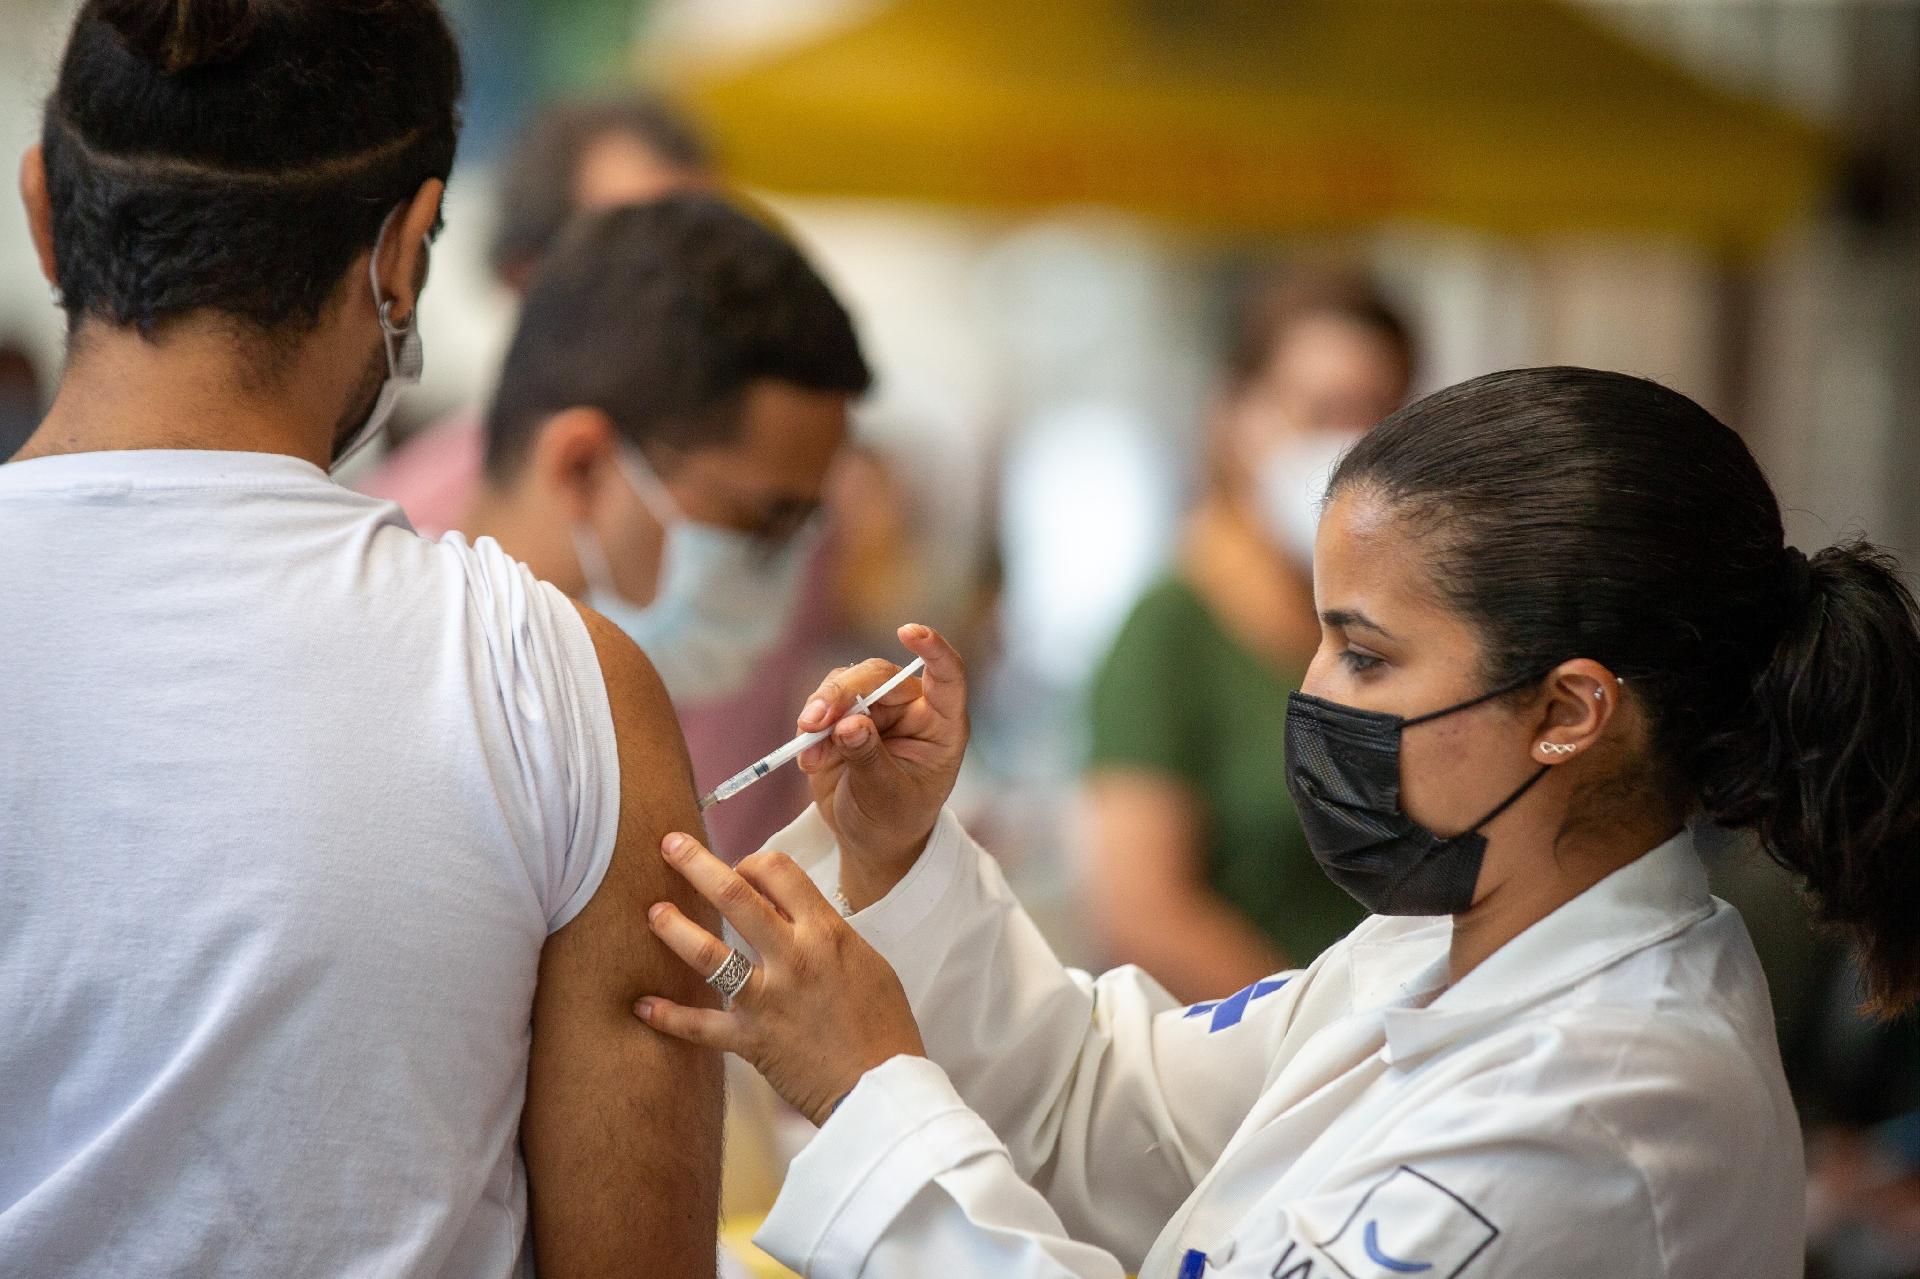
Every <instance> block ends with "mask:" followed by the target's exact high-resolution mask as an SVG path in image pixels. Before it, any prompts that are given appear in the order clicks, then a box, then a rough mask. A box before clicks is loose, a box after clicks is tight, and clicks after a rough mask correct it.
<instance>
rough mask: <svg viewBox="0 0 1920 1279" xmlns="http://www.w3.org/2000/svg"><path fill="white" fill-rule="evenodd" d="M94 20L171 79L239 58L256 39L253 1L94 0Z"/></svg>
mask: <svg viewBox="0 0 1920 1279" xmlns="http://www.w3.org/2000/svg"><path fill="white" fill-rule="evenodd" d="M92 7H93V16H94V17H96V18H98V19H99V20H100V21H102V22H104V23H106V24H107V25H109V26H111V27H112V28H113V29H114V30H115V31H117V32H119V33H120V38H121V39H122V40H123V41H125V42H126V46H127V48H128V49H129V50H131V51H132V52H133V53H134V54H135V55H136V56H138V57H141V58H144V59H145V60H146V61H148V62H152V63H154V64H156V65H157V66H159V68H160V70H161V71H163V72H165V73H166V74H168V75H177V74H178V73H180V72H182V71H190V70H193V69H194V68H195V67H204V66H210V65H212V64H214V63H219V62H225V61H228V60H229V59H232V58H235V57H238V56H239V55H240V53H241V52H242V51H243V50H245V48H246V47H247V41H248V40H249V39H250V38H251V37H252V35H253V24H254V13H253V8H254V6H253V0H94V3H93V6H92Z"/></svg>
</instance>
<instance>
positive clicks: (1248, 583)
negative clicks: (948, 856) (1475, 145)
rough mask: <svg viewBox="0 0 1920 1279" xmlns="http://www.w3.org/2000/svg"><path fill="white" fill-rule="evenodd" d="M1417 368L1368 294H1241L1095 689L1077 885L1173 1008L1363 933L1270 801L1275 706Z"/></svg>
mask: <svg viewBox="0 0 1920 1279" xmlns="http://www.w3.org/2000/svg"><path fill="white" fill-rule="evenodd" d="M1414 361H1415V351H1414V342H1413V339H1412V337H1411V335H1410V333H1409V330H1408V328H1407V325H1406V324H1405V323H1404V322H1403V321H1402V320H1401V319H1400V318H1399V316H1398V315H1397V314H1395V312H1394V311H1393V309H1392V308H1391V307H1390V306H1389V305H1388V304H1387V303H1386V302H1385V301H1384V300H1383V299H1382V298H1381V296H1380V295H1379V293H1378V292H1377V291H1376V290H1375V289H1374V287H1373V286H1372V285H1371V284H1370V283H1368V282H1366V281H1364V280H1362V279H1358V278H1350V277H1346V276H1340V275H1312V276H1307V275H1300V276H1292V277H1280V278H1276V279H1271V280H1267V281H1265V282H1263V283H1261V284H1260V285H1259V286H1258V287H1256V288H1254V289H1252V290H1250V291H1249V293H1248V295H1247V298H1246V302H1245V304H1244V305H1243V306H1242V307H1241V309H1240V314H1239V316H1238V324H1237V326H1236V330H1235V332H1234V335H1233V341H1232V344H1231V347H1230V351H1229V360H1228V376H1227V382H1226V386H1225V390H1224V393H1223V395H1222V397H1221V399H1220V402H1219V404H1218V406H1217V408H1216V410H1215V413H1214V416H1213V420H1212V423H1211V430H1210V438H1209V441H1208V445H1209V457H1208V475H1207V484H1206V488H1205V491H1204V493H1203V494H1202V496H1201V499H1200V501H1199V503H1198V505H1197V506H1196V508H1195V509H1194V511H1193V513H1192V515H1191V517H1190V518H1189V520H1188V522H1187V526H1186V529H1185V532H1184V536H1183V538H1182V540H1181V544H1180V547H1179V551H1178V554H1177V557H1176V560H1175V563H1174V565H1173V567H1172V569H1171V571H1170V572H1169V573H1168V574H1167V575H1166V577H1165V578H1163V579H1162V580H1161V581H1160V582H1158V583H1157V584H1155V585H1154V586H1152V587H1151V588H1149V590H1148V591H1147V593H1146V594H1145V595H1144V596H1143V597H1142V598H1141V600H1140V601H1139V603H1138V604H1137V605H1135V607H1134V609H1133V612H1132V614H1131V615H1130V616H1129V617H1128V619H1127V621H1126V623H1125V625H1124V626H1123V627H1122V628H1121V631H1120V634H1119V636H1118V638H1117V639H1116V640H1115V642H1114V645H1113V648H1112V650H1111V651H1110V652H1109V653H1108V654H1107V656H1106V659H1105V660H1104V661H1103V662H1102V663H1101V665H1100V668H1099V669H1098V671H1097V672H1096V674H1095V676H1094V679H1093V683H1092V686H1091V690H1090V694H1089V715H1090V718H1091V734H1090V743H1089V758H1088V768H1087V777H1086V782H1085V788H1084V797H1083V805H1082V817H1083V827H1084V831H1083V835H1084V838H1083V841H1082V843H1083V846H1084V850H1085V852H1084V856H1083V868H1082V869H1083V872H1084V883H1085V892H1086V895H1087V901H1088V903H1089V906H1090V909H1091V914H1092V920H1093V924H1094V930H1095V934H1096V936H1097V937H1098V938H1099V940H1100V942H1101V943H1102V944H1103V945H1104V946H1105V947H1106V948H1107V951H1108V956H1109V958H1111V959H1113V960H1115V961H1116V962H1125V963H1138V964H1140V965H1141V966H1142V967H1144V968H1146V969H1147V970H1148V971H1149V972H1151V973H1153V974H1154V976H1155V977H1156V978H1158V979H1159V980H1160V981H1161V982H1162V983H1164V984H1165V985H1166V986H1167V988H1168V989H1169V990H1171V991H1172V992H1174V994H1176V995H1178V996H1180V997H1182V998H1185V999H1190V1000H1192V999H1205V998H1209V997H1213V996H1217V995H1222V994H1225V993H1226V992H1228V991H1232V990H1237V989H1239V988H1241V987H1243V986H1245V985H1246V984H1247V983H1249V982H1252V981H1254V980H1256V979H1258V978H1260V977H1262V976H1264V975H1266V974H1267V973H1270V972H1274V971H1277V970H1279V969H1282V968H1290V967H1296V966H1301V965H1305V964H1307V963H1309V962H1311V961H1312V960H1313V958H1314V956H1315V955H1317V954H1319V953H1320V951H1322V950H1324V949H1325V948H1326V947H1327V946H1329V945H1331V944H1332V943H1333V942H1334V941H1336V940H1337V939H1339V938H1340V937H1341V936H1343V935H1344V934H1345V933H1346V932H1347V930H1349V929H1350V928H1352V927H1353V925H1355V924H1357V923H1358V922H1359V921H1360V919H1361V913H1360V912H1359V911H1358V910H1357V909H1356V907H1355V906H1354V903H1353V902H1352V900H1351V899H1350V898H1348V897H1347V896H1346V895H1345V894H1344V893H1342V892H1341V891H1340V890H1339V889H1338V888H1336V887H1335V886H1334V885H1333V884H1331V883H1330V882H1328V881H1327V879H1326V877H1325V876H1324V875H1323V874H1321V872H1320V870H1319V868H1318V867H1316V866H1315V865H1314V861H1313V858H1312V856H1311V854H1310V853H1309V851H1308V849H1307V845H1306V840H1305V837H1304V836H1303V835H1302V833H1301V831H1300V825H1299V822H1298V820H1297V818H1296V817H1295V815H1294V811H1293V806H1292V803H1291V801H1290V800H1289V799H1288V797H1287V795H1286V793H1285V791H1284V790H1283V789H1282V788H1280V787H1276V786H1274V785H1273V784H1272V783H1273V778H1274V777H1276V776H1278V775H1279V769H1280V760H1281V754H1282V731H1281V725H1282V722H1283V719H1284V709H1285V706H1286V699H1287V696H1288V694H1290V693H1292V692H1293V691H1294V690H1295V689H1297V688H1299V686H1300V680H1301V678H1302V677H1303V676H1304V674H1305V672H1306V667H1307V662H1308V660H1309V659H1310V658H1311V657H1312V655H1313V651H1314V649H1315V647H1316V646H1317V645H1318V643H1319V626H1318V623H1317V621H1316V619H1315V617H1314V611H1313V581H1312V564H1313V541H1314V533H1315V530H1316V528H1317V526H1318V523H1319V513H1320V502H1321V498H1322V495H1323V493H1324V491H1325V488H1326V481H1327V477H1328V476H1329V475H1330V474H1331V473H1332V470H1333V466H1334V463H1335V462H1336V461H1338V459H1339V457H1340V455H1341V454H1342V453H1343V452H1344V451H1345V450H1346V449H1347V448H1349V447H1350V446H1351V445H1352V444H1353V443H1354V442H1355V441H1356V440H1358V439H1359V438H1360V436H1361V435H1362V434H1363V433H1364V432H1365V431H1366V430H1367V429H1368V428H1370V427H1371V426H1372V425H1373V424H1374V423H1376V422H1378V421H1379V420H1380V419H1382V418H1383V417H1385V416H1386V415H1387V414H1388V413H1390V412H1392V411H1393V410H1394V409H1395V408H1397V407H1398V406H1399V405H1400V403H1401V401H1403V400H1404V399H1405V398H1406V395H1407V390H1408V387H1409V386H1410V384H1411V381H1412V376H1413V366H1414ZM1203 726H1204V731H1203Z"/></svg>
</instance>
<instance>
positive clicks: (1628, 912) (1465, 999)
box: [1354, 830, 1713, 1066]
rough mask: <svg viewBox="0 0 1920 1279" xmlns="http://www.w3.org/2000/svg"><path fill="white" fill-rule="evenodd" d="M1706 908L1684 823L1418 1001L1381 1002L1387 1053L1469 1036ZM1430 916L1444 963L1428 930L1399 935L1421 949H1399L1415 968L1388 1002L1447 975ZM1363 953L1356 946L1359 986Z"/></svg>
mask: <svg viewBox="0 0 1920 1279" xmlns="http://www.w3.org/2000/svg"><path fill="white" fill-rule="evenodd" d="M1712 913H1713V897H1712V895H1711V894H1710V893H1709V892H1708V890H1707V872H1706V867H1704V866H1703V865H1701V862H1700V859H1699V857H1698V856H1697V855H1696V854H1695V852H1694V848H1693V840H1692V837H1691V836H1690V835H1689V834H1688V833H1687V832H1686V831H1684V830H1683V831H1681V833H1680V834H1678V835H1676V836H1674V837H1673V838H1672V839H1670V840H1668V841H1667V842H1666V843H1664V844H1661V845H1660V846H1659V847H1657V848H1655V849H1653V850H1652V851H1650V852H1647V853H1645V854H1642V855H1641V856H1640V857H1639V858H1637V859H1635V860H1634V861H1632V862H1629V863H1628V864H1627V865H1625V866H1622V867H1621V868H1620V869H1619V870H1616V871H1614V872H1613V874H1611V875H1609V876H1607V877H1606V878H1605V879H1603V880H1601V881H1600V882H1599V883H1597V884H1595V885H1594V886H1593V887H1591V888H1589V889H1587V891H1586V892H1584V893H1582V894H1580V895H1579V896H1578V897H1576V898H1574V899H1573V900H1572V901H1570V902H1568V903H1567V904H1566V905H1564V906H1562V907H1560V909H1558V910H1556V911H1554V912H1553V913H1552V914H1551V915H1548V916H1547V917H1546V918H1545V919H1543V920H1541V921H1539V922H1538V923H1536V924H1534V925H1533V926H1532V927H1531V928H1529V929H1527V930H1526V931H1525V932H1523V933H1521V934H1520V935H1519V936H1518V937H1516V938H1514V939H1513V940H1512V941H1510V942H1508V943H1507V944H1506V945H1505V946H1502V947H1501V948H1500V949H1499V950H1497V951H1495V952H1494V953H1493V954H1492V955H1490V956H1489V957H1488V958H1487V959H1486V960H1485V961H1484V962H1482V963H1481V964H1480V965H1479V967H1477V968H1475V969H1474V970H1473V971H1472V972H1470V973H1468V974H1467V975H1466V976H1465V977H1464V978H1462V979H1461V980H1460V981H1459V982H1457V983H1456V984H1454V985H1453V986H1452V987H1451V988H1448V989H1446V990H1443V991H1441V993H1440V995H1439V996H1438V997H1437V998H1435V999H1434V1000H1432V1002H1430V1003H1426V1004H1425V1006H1424V1007H1405V1006H1400V1007H1394V1006H1388V1007H1386V1008H1384V1009H1383V1010H1382V1012H1381V1016H1382V1017H1383V1019H1384V1021H1385V1028H1386V1038H1387V1046H1386V1050H1385V1052H1386V1058H1387V1061H1388V1063H1389V1064H1391V1065H1395V1066H1399V1065H1403V1064H1406V1063H1407V1062H1409V1061H1411V1060H1412V1059H1414V1058H1417V1057H1420V1056H1423V1055H1425V1054H1427V1053H1431V1052H1434V1051H1437V1050H1438V1049H1441V1048H1445V1047H1447V1046H1448V1045H1450V1044H1454V1043H1457V1042H1459V1041H1460V1040H1462V1039H1466V1038H1468V1037H1470V1036H1472V1035H1474V1034H1476V1033H1478V1032H1480V1031H1482V1030H1484V1029H1486V1028H1487V1027H1489V1026H1491V1025H1494V1024H1496V1023H1498V1022H1500V1021H1502V1020H1504V1019H1505V1018H1507V1017H1509V1016H1511V1015H1512V1014H1513V1013H1514V1012H1515V1011H1516V1010H1518V1009H1520V1008H1524V1007H1526V1006H1527V1005H1529V1004H1532V1003H1537V1002H1538V1001H1540V1000H1542V999H1545V998H1547V997H1548V996H1550V995H1554V994H1557V993H1558V992H1560V991H1563V990H1565V989H1566V988H1567V987H1569V986H1572V985H1573V984H1574V983H1576V982H1578V981H1580V980H1582V979H1584V978H1586V977H1588V976H1590V975H1592V974H1593V973H1596V972H1599V971H1600V970H1601V969H1603V968H1605V967H1607V966H1608V965H1610V964H1613V963H1615V962H1617V961H1618V960H1621V959H1624V958H1625V957H1627V956H1628V955H1631V954H1634V953H1635V952H1637V951H1641V950H1644V949H1646V948H1647V947H1648V946H1652V945H1654V944H1656V943H1658V942H1661V941H1664V940H1666V939H1667V938H1669V937H1672V936H1674V935H1675V934H1677V933H1679V932H1681V931H1682V930H1684V929H1686V928H1688V927H1690V926H1691V925H1693V924H1695V923H1697V922H1699V921H1700V920H1702V919H1705V918H1706V917H1707V916H1708V915H1710V914H1712ZM1426 922H1429V923H1432V924H1435V925H1438V926H1439V932H1438V934H1437V936H1438V945H1439V956H1438V957H1439V959H1440V961H1441V963H1440V964H1439V965H1438V966H1436V965H1435V964H1434V963H1433V958H1434V957H1433V955H1432V954H1430V953H1427V952H1430V951H1431V950H1432V948H1433V946H1434V945H1435V936H1434V935H1432V934H1430V932H1429V930H1428V929H1427V928H1424V927H1423V928H1417V929H1414V930H1413V931H1411V932H1409V933H1407V934H1404V935H1403V936H1402V937H1401V938H1400V939H1399V940H1400V941H1401V942H1402V943H1403V944H1404V945H1405V946H1414V947H1418V948H1419V953H1416V954H1414V955H1409V954H1407V953H1406V951H1405V950H1404V949H1403V950H1402V953H1401V964H1400V965H1399V968H1400V971H1401V972H1402V973H1405V972H1407V971H1408V970H1409V968H1410V967H1411V968H1413V969H1414V973H1415V976H1414V979H1413V980H1412V981H1404V980H1403V982H1402V983H1401V985H1400V992H1401V994H1402V998H1401V999H1396V1000H1393V1001H1392V1002H1393V1003H1404V1002H1407V1001H1406V998H1405V997H1406V996H1414V995H1418V994H1421V993H1424V991H1417V990H1415V989H1414V987H1416V986H1419V987H1424V990H1432V989H1434V988H1435V987H1434V984H1435V982H1436V980H1438V981H1439V982H1444V980H1445V966H1444V961H1445V958H1446V945H1447V941H1446V939H1447V938H1448V937H1450V935H1451V925H1450V921H1443V920H1436V921H1426ZM1365 959H1366V956H1364V955H1362V954H1360V953H1358V952H1356V955H1355V961H1356V969H1355V973H1354V976H1355V979H1356V981H1355V990H1356V993H1358V992H1359V991H1360V990H1361V989H1363V986H1362V972H1361V967H1362V966H1363V964H1364V962H1365Z"/></svg>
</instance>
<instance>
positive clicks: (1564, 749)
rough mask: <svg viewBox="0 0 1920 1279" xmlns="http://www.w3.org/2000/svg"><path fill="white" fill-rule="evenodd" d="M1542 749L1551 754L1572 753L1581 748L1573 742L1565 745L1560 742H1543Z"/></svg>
mask: <svg viewBox="0 0 1920 1279" xmlns="http://www.w3.org/2000/svg"><path fill="white" fill-rule="evenodd" d="M1540 749H1541V750H1543V751H1545V752H1546V753H1547V754H1549V755H1571V754H1573V753H1574V752H1575V751H1577V750H1579V749H1580V748H1579V747H1578V746H1575V745H1574V744H1573V743H1572V742H1568V743H1566V744H1565V745H1562V744H1561V743H1559V742H1541V743H1540Z"/></svg>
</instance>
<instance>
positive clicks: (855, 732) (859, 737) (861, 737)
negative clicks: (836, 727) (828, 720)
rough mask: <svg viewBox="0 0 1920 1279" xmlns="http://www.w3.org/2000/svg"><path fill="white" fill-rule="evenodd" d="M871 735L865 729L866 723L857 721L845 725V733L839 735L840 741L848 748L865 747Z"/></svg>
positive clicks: (867, 729)
mask: <svg viewBox="0 0 1920 1279" xmlns="http://www.w3.org/2000/svg"><path fill="white" fill-rule="evenodd" d="M871 735H872V730H870V729H869V728H868V727H867V723H866V721H865V720H858V719H857V720H855V721H853V723H851V724H849V725H847V731H846V732H845V733H842V734H841V735H840V740H841V741H843V742H845V743H846V744H847V745H849V746H865V745H866V744H867V738H868V737H869V736H871Z"/></svg>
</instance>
